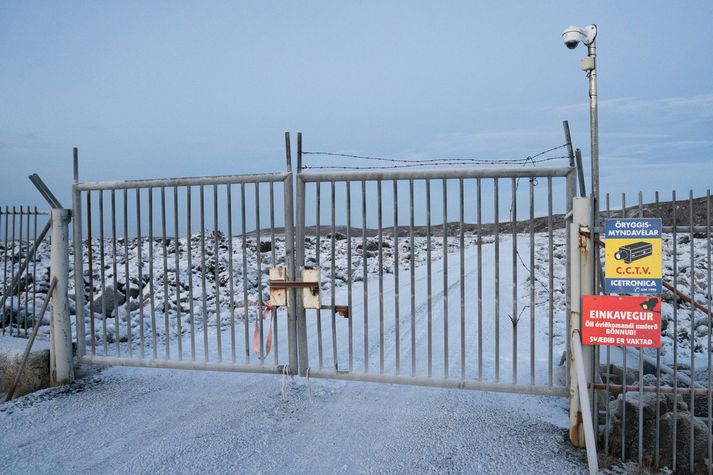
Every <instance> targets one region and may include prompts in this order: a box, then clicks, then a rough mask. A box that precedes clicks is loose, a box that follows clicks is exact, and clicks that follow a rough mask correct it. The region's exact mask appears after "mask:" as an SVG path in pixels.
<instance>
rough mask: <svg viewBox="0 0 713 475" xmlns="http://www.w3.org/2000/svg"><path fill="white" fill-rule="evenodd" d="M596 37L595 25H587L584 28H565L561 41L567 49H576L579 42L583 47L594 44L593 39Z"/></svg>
mask: <svg viewBox="0 0 713 475" xmlns="http://www.w3.org/2000/svg"><path fill="white" fill-rule="evenodd" d="M596 37H597V26H596V25H588V26H585V27H584V28H579V27H577V26H570V27H567V28H565V30H564V32H562V39H563V40H564V44H565V46H567V48H569V49H574V48H576V47H577V45H578V44H579V42H580V41H581V42H582V43H584V44H585V45H587V46H589V45H591V44H592V43H593V42H594V39H595V38H596Z"/></svg>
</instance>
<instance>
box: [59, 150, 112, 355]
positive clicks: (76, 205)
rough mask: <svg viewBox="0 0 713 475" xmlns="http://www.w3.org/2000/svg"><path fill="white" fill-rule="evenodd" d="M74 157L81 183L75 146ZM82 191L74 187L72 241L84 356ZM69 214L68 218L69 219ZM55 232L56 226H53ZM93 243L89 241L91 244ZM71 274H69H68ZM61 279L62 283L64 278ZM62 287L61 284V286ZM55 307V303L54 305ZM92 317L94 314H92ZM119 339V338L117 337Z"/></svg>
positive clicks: (79, 340)
mask: <svg viewBox="0 0 713 475" xmlns="http://www.w3.org/2000/svg"><path fill="white" fill-rule="evenodd" d="M72 158H73V165H74V184H75V185H76V184H77V183H79V150H78V149H77V147H74V149H73V150H72ZM81 194H82V192H81V191H79V190H78V189H77V187H76V186H75V187H73V188H72V213H73V214H74V223H73V226H74V227H73V229H72V243H73V245H74V302H75V308H76V311H75V317H76V320H75V322H76V326H77V354H78V355H79V356H84V344H85V341H84V271H83V258H82V257H83V254H82V196H81ZM69 216H70V215H69V214H67V219H69ZM52 232H53V234H54V226H53V231H52ZM91 245H92V243H89V246H91ZM67 275H69V274H67ZM58 279H60V284H61V282H62V278H61V277H58ZM59 288H60V289H61V285H60V286H59ZM53 308H54V305H53ZM92 318H94V316H93V315H92ZM117 340H118V338H117Z"/></svg>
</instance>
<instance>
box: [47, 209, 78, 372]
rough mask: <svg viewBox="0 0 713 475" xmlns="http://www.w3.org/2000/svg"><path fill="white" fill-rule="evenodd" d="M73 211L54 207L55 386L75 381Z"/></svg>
mask: <svg viewBox="0 0 713 475" xmlns="http://www.w3.org/2000/svg"><path fill="white" fill-rule="evenodd" d="M69 219H70V218H69V210H67V209H53V210H52V241H51V258H50V259H51V261H50V273H51V276H50V280H51V279H52V278H53V277H56V278H57V284H56V285H55V288H54V292H53V294H52V321H51V326H50V328H51V335H52V344H51V353H52V357H51V358H50V362H51V368H50V374H51V379H52V384H53V385H60V384H67V383H70V382H72V381H73V380H74V365H73V362H72V326H71V324H70V321H69V303H68V300H67V290H68V281H69V237H68V229H69Z"/></svg>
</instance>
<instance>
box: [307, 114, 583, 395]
mask: <svg viewBox="0 0 713 475" xmlns="http://www.w3.org/2000/svg"><path fill="white" fill-rule="evenodd" d="M567 132H568V126H567V124H566V122H565V133H566V135H568V134H567ZM568 144H569V140H568ZM576 173H577V168H575V167H574V164H573V160H572V157H570V164H569V166H565V167H552V168H448V169H428V170H393V169H391V170H389V169H383V170H382V169H380V170H357V171H342V172H310V173H303V167H302V134H301V133H298V134H297V170H296V173H295V180H296V186H297V204H296V210H295V212H296V216H297V223H296V238H295V240H296V241H297V249H296V257H297V258H296V263H295V270H296V271H299V269H301V268H304V266H305V227H306V222H305V216H306V200H305V188H306V184H307V183H321V182H340V181H341V182H348V183H351V182H354V181H365V180H409V179H411V180H416V179H426V180H430V179H434V180H438V179H477V178H490V179H495V178H555V177H561V178H566V214H565V229H566V231H565V232H566V249H567V257H566V258H567V260H568V263H569V261H570V260H571V259H572V258H573V257H574V256H573V255H572V250H571V249H570V244H569V243H570V240H571V237H570V233H571V231H570V227H571V226H570V224H571V223H572V217H573V212H572V206H573V202H572V200H573V198H574V197H575V196H576V186H577V185H576ZM565 268H566V270H567V271H566V272H567V276H566V278H565V280H566V286H567V290H566V292H565V298H566V312H565V318H566V319H567V327H568V328H567V334H568V336H569V334H570V332H571V330H572V328H573V327H572V325H571V324H570V316H571V315H572V312H571V310H572V302H571V298H572V297H571V295H570V294H571V287H572V285H571V280H572V279H571V272H570V267H569V265H567V266H565ZM297 275H299V272H297ZM296 303H297V312H296V313H297V315H296V318H297V345H298V348H299V358H298V359H299V374H300V375H301V376H306V375H309V376H313V377H317V378H325V379H343V380H353V381H370V382H381V383H391V384H404V385H413V386H429V387H444V388H457V389H474V390H483V391H492V392H507V393H520V394H534V395H547V396H563V397H566V396H567V395H568V394H570V392H571V390H570V388H571V386H572V385H575V386H576V384H577V381H576V379H574V380H572V379H571V377H570V372H571V369H570V359H571V354H572V351H571V346H570V339H569V337H568V338H566V340H567V345H566V362H567V368H566V373H565V374H566V376H565V377H566V384H565V386H555V385H552V386H538V385H530V384H508V383H502V382H499V381H498V382H493V381H485V380H483V381H478V380H463V379H457V378H433V377H415V376H403V375H391V374H378V373H358V372H348V371H334V370H325V369H321V370H317V369H311V368H309V357H308V356H309V355H308V351H307V349H308V342H307V331H306V328H307V323H306V312H305V308H304V305H303V302H302V297H301V294H300V293H298V294H297V301H296ZM350 318H352V316H351V315H350ZM577 323H578V322H577ZM578 326H579V325H578V324H577V328H578ZM572 366H573V365H572Z"/></svg>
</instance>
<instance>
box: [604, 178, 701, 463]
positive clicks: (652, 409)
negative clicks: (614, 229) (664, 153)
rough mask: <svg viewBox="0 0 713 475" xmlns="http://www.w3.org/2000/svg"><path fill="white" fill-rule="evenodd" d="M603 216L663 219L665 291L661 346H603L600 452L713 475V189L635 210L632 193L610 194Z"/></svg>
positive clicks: (638, 204)
mask: <svg viewBox="0 0 713 475" xmlns="http://www.w3.org/2000/svg"><path fill="white" fill-rule="evenodd" d="M669 199H670V201H669ZM662 200H666V201H665V202H662ZM602 217H603V218H606V217H627V218H632V217H645V218H661V219H662V223H663V232H664V236H663V254H664V257H663V259H664V268H663V271H664V276H663V277H664V283H663V286H664V291H663V294H662V299H663V304H662V312H661V317H662V346H661V348H660V349H656V350H653V349H645V350H642V349H633V348H618V347H606V349H604V348H598V354H599V355H598V358H596V359H595V361H598V364H597V365H596V368H594V370H595V374H596V375H597V377H596V381H595V384H594V385H593V398H594V403H595V407H596V408H597V411H595V412H596V413H598V420H597V422H598V423H599V427H600V435H601V440H600V442H601V447H602V448H603V450H604V452H605V453H606V454H611V455H613V456H616V457H620V458H621V459H624V460H626V459H634V460H637V461H638V462H639V464H641V465H643V466H650V467H654V468H657V469H658V468H661V467H668V468H670V469H673V470H676V471H679V472H694V471H698V470H702V469H703V470H707V472H708V473H711V463H710V461H711V460H713V436H712V433H713V424H712V419H711V415H712V412H711V396H712V395H713V386H712V381H713V378H712V376H713V373H712V369H713V367H712V366H711V355H712V353H711V352H712V351H713V346H711V323H712V318H713V313H712V312H711V302H712V300H713V299H712V297H711V294H712V292H713V287H712V286H711V246H712V244H713V243H712V241H713V234H712V232H711V218H712V215H711V196H710V192H708V193H707V194H706V195H705V196H704V197H699V198H694V194H693V192H692V191H691V192H689V193H688V195H687V196H685V197H683V199H682V198H681V197H680V195H677V194H676V192H675V191H673V192H672V193H671V194H670V195H668V196H663V195H661V194H659V192H656V193H655V194H654V195H653V196H652V197H650V198H649V199H648V200H646V199H645V197H644V195H643V193H639V194H638V196H637V197H636V198H635V204H634V205H633V206H632V205H631V204H630V201H628V200H627V195H626V194H622V195H621V196H620V197H618V196H610V195H608V194H607V195H606V201H605V211H604V212H603V214H602ZM599 231H602V230H599ZM602 244H603V245H606V243H605V242H604V243H602Z"/></svg>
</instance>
